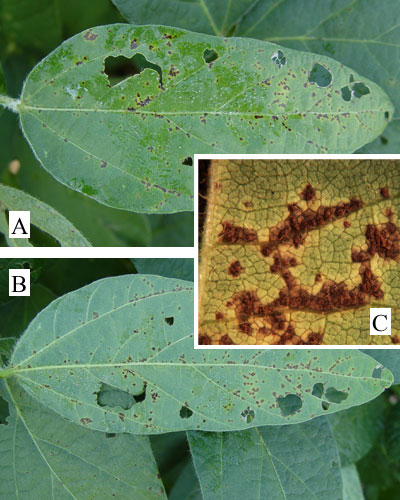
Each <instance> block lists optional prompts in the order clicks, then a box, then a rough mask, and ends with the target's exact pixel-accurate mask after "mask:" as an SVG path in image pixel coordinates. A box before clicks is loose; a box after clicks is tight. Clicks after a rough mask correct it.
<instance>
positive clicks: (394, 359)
mask: <svg viewBox="0 0 400 500" xmlns="http://www.w3.org/2000/svg"><path fill="white" fill-rule="evenodd" d="M362 352H364V353H365V354H368V356H371V357H372V358H374V359H376V360H377V361H378V362H379V363H381V364H382V365H383V366H384V367H385V368H388V369H389V370H390V371H391V372H392V374H393V377H394V380H393V383H394V384H400V353H399V351H397V350H396V349H395V350H391V349H365V350H363V351H362Z"/></svg>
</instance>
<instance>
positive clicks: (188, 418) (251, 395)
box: [0, 275, 392, 434]
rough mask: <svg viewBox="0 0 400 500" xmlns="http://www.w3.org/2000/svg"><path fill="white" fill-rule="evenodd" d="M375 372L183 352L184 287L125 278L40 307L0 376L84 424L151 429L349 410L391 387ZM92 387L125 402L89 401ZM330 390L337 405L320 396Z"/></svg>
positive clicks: (188, 295) (363, 361)
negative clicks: (123, 395)
mask: <svg viewBox="0 0 400 500" xmlns="http://www.w3.org/2000/svg"><path fill="white" fill-rule="evenodd" d="M375 366H376V361H374V360H372V359H371V358H369V357H368V356H365V355H364V354H362V353H360V352H359V351H351V352H347V351H340V350H338V351H332V350H330V351H322V352H321V353H319V355H318V356H317V355H315V352H314V351H306V350H301V351H299V350H298V351H295V352H292V353H291V352H285V351H255V350H246V351H242V352H241V351H238V350H237V351H226V352H224V351H222V350H218V351H204V350H199V349H197V350H195V349H193V284H192V283H190V282H187V281H180V280H175V279H171V278H162V277H157V276H150V275H133V276H132V275H127V276H120V277H113V278H106V279H103V280H99V281H96V282H94V283H92V284H91V285H89V286H86V287H83V288H81V289H79V290H76V291H74V292H72V293H69V294H67V295H64V296H63V297H61V298H59V299H57V300H55V301H54V302H52V303H51V304H50V305H49V306H48V307H47V308H46V309H44V310H43V311H42V312H41V313H39V314H38V315H37V316H36V318H35V319H34V320H33V321H32V322H31V323H30V325H29V327H28V328H27V330H26V331H25V333H24V335H23V336H22V337H21V339H20V340H19V342H18V343H17V345H16V347H15V350H14V352H13V354H12V357H11V360H10V365H9V367H8V368H6V369H4V370H2V371H0V378H2V377H8V376H14V377H15V378H16V379H17V380H18V382H19V383H20V384H21V385H22V386H23V387H24V388H25V389H26V390H27V391H28V392H29V393H30V394H31V395H32V396H33V397H35V398H37V399H38V400H40V401H41V402H42V404H44V405H46V406H48V407H49V408H51V409H54V410H55V411H57V412H58V413H60V414H61V415H62V416H63V417H65V418H68V419H71V420H72V421H74V422H76V423H81V424H82V425H86V426H87V427H90V428H92V429H97V430H104V431H106V432H125V431H127V432H132V433H140V434H157V433H163V432H171V431H178V430H187V429H200V430H215V431H217V430H218V431H222V430H239V429H245V428H248V427H253V426H259V425H265V424H287V423H298V422H302V421H305V420H308V419H310V418H313V417H316V416H318V415H322V414H329V413H333V412H335V411H338V410H342V409H346V408H349V407H351V406H354V405H359V404H362V403H365V402H367V401H369V400H371V399H373V398H375V397H376V396H378V395H379V394H380V393H381V392H382V391H383V389H384V388H386V387H388V386H389V385H390V384H391V382H392V375H391V374H390V372H389V371H388V370H386V369H384V370H383V371H382V372H381V373H380V374H379V375H380V377H379V378H377V377H376V374H375V373H374V369H375ZM373 373H374V375H375V377H374V376H373ZM180 381H182V382H180ZM183 381H184V382H183ZM104 384H107V385H111V386H113V387H114V388H115V390H118V391H125V392H127V393H128V394H130V395H132V396H134V399H135V404H133V405H132V406H131V407H130V408H129V409H128V410H123V409H122V408H120V407H113V406H107V407H105V406H100V405H99V404H98V401H97V396H98V393H99V392H100V391H101V389H102V388H103V387H104ZM316 384H319V385H322V386H323V388H324V394H323V396H322V397H320V396H315V395H314V394H313V388H314V387H315V385H316ZM335 391H336V392H337V391H340V394H342V395H343V398H342V401H341V402H335V400H334V398H333V397H331V396H329V394H330V393H331V392H335ZM293 398H294V399H296V405H290V404H289V400H290V399H293ZM210 401H214V402H216V404H210ZM294 408H296V409H295V410H294ZM292 413H293V414H292Z"/></svg>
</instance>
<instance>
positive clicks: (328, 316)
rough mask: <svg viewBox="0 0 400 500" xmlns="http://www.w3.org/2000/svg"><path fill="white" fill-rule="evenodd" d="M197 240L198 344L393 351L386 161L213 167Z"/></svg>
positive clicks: (392, 193)
mask: <svg viewBox="0 0 400 500" xmlns="http://www.w3.org/2000/svg"><path fill="white" fill-rule="evenodd" d="M209 185H210V186H211V187H210V192H209V193H208V195H207V198H208V206H209V207H211V208H210V212H209V216H208V217H207V224H206V225H205V227H204V231H203V245H202V250H201V264H200V273H199V275H200V284H199V299H200V305H199V321H200V327H199V335H200V337H199V339H200V341H201V343H203V344H207V343H208V344H210V343H211V344H246V345H254V344H268V345H269V344H271V345H272V344H288V345H293V344H295V345H302V344H315V345H319V344H321V345H330V344H331V345H333V344H336V345H362V344H371V345H374V344H387V345H391V344H392V343H393V344H396V343H397V342H398V341H400V336H399V333H400V331H399V327H398V323H396V322H393V328H392V335H391V336H390V335H384V336H372V335H370V334H369V324H370V321H369V317H370V307H391V308H392V310H393V317H394V318H396V317H398V316H399V315H400V309H399V296H400V272H399V271H400V227H399V217H400V196H399V195H400V190H399V186H400V170H399V164H398V162H397V161H391V160H362V161H360V160H348V161H342V160H314V161H309V160H278V161H277V160H216V161H215V162H213V163H212V166H211V170H210V182H209Z"/></svg>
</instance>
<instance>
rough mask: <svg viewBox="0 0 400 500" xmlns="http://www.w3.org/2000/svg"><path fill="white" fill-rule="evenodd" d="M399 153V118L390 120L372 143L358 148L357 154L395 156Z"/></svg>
mask: <svg viewBox="0 0 400 500" xmlns="http://www.w3.org/2000/svg"><path fill="white" fill-rule="evenodd" d="M399 151H400V118H397V119H396V120H392V121H391V122H390V123H389V125H388V126H387V127H386V128H385V130H384V131H383V134H382V135H380V136H379V137H377V138H376V139H375V140H374V141H373V142H371V143H370V144H367V145H366V146H363V147H362V148H360V149H359V150H358V151H356V153H359V154H397V153H398V152H399Z"/></svg>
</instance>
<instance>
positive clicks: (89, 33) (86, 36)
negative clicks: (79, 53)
mask: <svg viewBox="0 0 400 500" xmlns="http://www.w3.org/2000/svg"><path fill="white" fill-rule="evenodd" d="M97 37H98V35H96V33H93V31H92V30H88V31H86V33H85V34H84V35H83V38H84V39H85V40H89V41H91V42H93V40H96V38H97Z"/></svg>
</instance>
